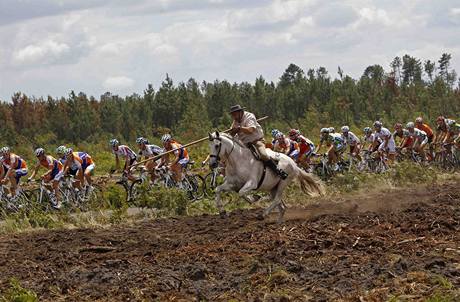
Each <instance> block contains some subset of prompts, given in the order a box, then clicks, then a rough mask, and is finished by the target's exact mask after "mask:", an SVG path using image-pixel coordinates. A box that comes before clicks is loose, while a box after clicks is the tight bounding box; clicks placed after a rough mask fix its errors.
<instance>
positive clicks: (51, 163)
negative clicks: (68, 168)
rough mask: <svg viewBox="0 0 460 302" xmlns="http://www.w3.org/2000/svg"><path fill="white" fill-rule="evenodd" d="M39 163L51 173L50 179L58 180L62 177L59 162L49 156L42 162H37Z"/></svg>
mask: <svg viewBox="0 0 460 302" xmlns="http://www.w3.org/2000/svg"><path fill="white" fill-rule="evenodd" d="M39 163H40V165H41V166H42V167H44V168H45V169H48V170H50V171H51V179H54V180H59V179H61V177H62V176H63V172H64V171H63V167H64V166H63V165H62V163H61V162H60V161H58V160H57V159H55V158H54V157H52V156H51V155H46V156H45V158H44V159H43V160H40V161H39Z"/></svg>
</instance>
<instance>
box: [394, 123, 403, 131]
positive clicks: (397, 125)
mask: <svg viewBox="0 0 460 302" xmlns="http://www.w3.org/2000/svg"><path fill="white" fill-rule="evenodd" d="M394 128H395V130H400V129H402V124H401V123H396V124H395V126H394Z"/></svg>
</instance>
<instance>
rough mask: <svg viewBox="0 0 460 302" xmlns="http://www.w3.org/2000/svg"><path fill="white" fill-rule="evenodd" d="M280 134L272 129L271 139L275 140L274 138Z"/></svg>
mask: <svg viewBox="0 0 460 302" xmlns="http://www.w3.org/2000/svg"><path fill="white" fill-rule="evenodd" d="M278 132H280V131H279V130H278V129H273V130H272V137H273V138H275V136H276V135H277V134H278Z"/></svg>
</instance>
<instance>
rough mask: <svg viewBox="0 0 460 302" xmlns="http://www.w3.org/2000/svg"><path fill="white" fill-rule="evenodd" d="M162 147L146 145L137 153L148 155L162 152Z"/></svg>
mask: <svg viewBox="0 0 460 302" xmlns="http://www.w3.org/2000/svg"><path fill="white" fill-rule="evenodd" d="M163 152H164V150H163V148H161V147H159V146H157V145H146V146H145V149H144V150H139V155H142V156H145V157H150V156H156V155H158V154H161V153H163Z"/></svg>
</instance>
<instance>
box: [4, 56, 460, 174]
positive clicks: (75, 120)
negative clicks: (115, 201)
mask: <svg viewBox="0 0 460 302" xmlns="http://www.w3.org/2000/svg"><path fill="white" fill-rule="evenodd" d="M450 60H451V56H450V55H449V54H443V55H442V56H441V58H440V59H439V60H438V61H437V62H436V63H435V62H434V61H430V60H427V61H424V62H422V61H421V60H419V59H417V58H414V57H412V56H409V55H405V56H403V57H396V58H395V59H394V60H393V62H391V64H390V69H389V70H387V71H385V70H384V68H383V67H382V66H379V65H371V66H369V67H367V68H366V69H365V71H364V73H363V75H362V76H361V77H360V78H359V79H353V78H351V77H350V76H348V75H346V74H345V73H344V72H343V71H342V70H341V69H340V68H339V73H338V78H334V76H331V75H329V73H328V71H327V70H326V69H325V68H323V67H319V68H317V69H308V70H306V71H304V70H302V69H301V68H300V67H299V66H297V65H295V64H290V65H289V66H288V68H287V69H286V70H285V72H284V73H283V74H282V75H281V77H280V79H279V81H277V82H276V83H274V82H267V81H266V80H265V79H264V78H263V77H262V76H260V77H258V78H257V79H256V80H255V82H254V84H251V83H247V82H243V83H233V84H232V83H229V82H227V81H225V80H224V81H218V80H216V81H214V82H212V83H208V82H202V83H198V82H197V81H196V80H194V79H190V80H188V81H187V82H186V83H178V84H174V83H173V80H172V79H171V78H170V77H168V76H167V77H166V79H165V80H164V81H163V83H162V84H161V86H160V88H159V89H158V90H155V89H153V86H152V85H148V87H147V89H145V90H144V92H143V93H142V94H141V95H139V94H133V95H131V96H127V97H124V98H122V97H120V96H117V95H112V94H111V93H109V92H107V93H105V94H104V95H102V96H101V97H100V99H96V98H94V97H88V96H87V95H85V94H84V93H74V92H71V93H70V94H69V96H68V97H62V98H58V99H55V98H52V97H48V98H33V97H32V98H30V97H28V96H26V95H24V94H22V93H16V94H15V95H13V96H12V99H11V101H8V102H2V103H0V119H1V120H2V131H1V132H0V145H9V146H11V147H13V149H14V151H15V152H16V153H18V154H21V155H22V156H24V157H25V158H26V159H29V160H31V159H33V156H32V152H33V149H34V148H35V147H37V146H45V147H48V149H49V150H53V151H54V148H55V147H56V146H57V145H60V144H62V143H68V144H71V146H72V147H74V148H75V149H77V150H85V151H88V152H89V153H90V154H91V155H93V157H94V158H95V160H96V164H97V167H98V171H99V172H100V171H108V170H109V169H110V167H111V166H112V165H113V162H112V161H113V160H112V157H111V155H110V153H109V150H108V144H107V142H108V140H109V139H110V138H111V137H117V138H119V139H120V140H121V142H122V143H128V144H131V143H132V142H133V141H134V140H135V138H136V137H137V136H147V137H149V138H154V139H151V140H152V141H154V142H157V143H158V138H159V136H160V135H161V134H163V133H165V132H169V131H171V132H172V133H173V135H175V136H177V137H178V138H179V140H180V141H182V142H188V141H190V140H192V139H196V138H200V137H202V136H204V135H206V134H207V132H208V131H211V130H212V129H216V128H220V129H224V128H228V126H229V125H230V116H229V115H228V113H227V111H228V108H229V107H230V105H232V104H235V103H240V104H242V105H243V106H245V107H247V108H248V109H249V110H250V111H252V112H254V113H255V114H256V115H257V116H259V117H261V116H264V115H269V116H270V117H271V118H270V120H268V121H266V122H264V124H263V126H264V127H265V128H266V130H269V129H270V128H272V127H277V128H279V129H282V130H286V129H287V128H288V127H298V128H300V129H302V130H303V131H304V132H305V133H306V134H307V136H309V137H311V138H312V139H316V138H317V137H318V135H317V134H318V130H319V128H320V127H321V126H329V125H331V124H332V125H334V126H336V127H338V126H341V125H343V124H348V125H350V126H351V129H352V130H354V131H356V130H357V129H361V128H362V127H363V126H365V125H369V124H370V123H371V121H373V120H376V119H381V120H382V121H383V122H384V123H385V124H386V125H387V126H391V125H392V124H393V123H395V122H396V121H401V122H406V121H408V120H410V119H413V118H414V117H416V116H418V115H422V116H424V117H425V119H426V120H427V121H431V122H432V121H433V119H434V118H435V117H436V116H437V115H440V114H444V115H446V116H449V117H454V118H455V117H457V115H458V113H459V112H460V93H459V87H458V86H456V73H455V71H454V70H452V69H451V68H450ZM357 132H358V133H360V131H357ZM192 157H194V158H195V159H198V157H197V155H196V153H195V150H193V152H192Z"/></svg>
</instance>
